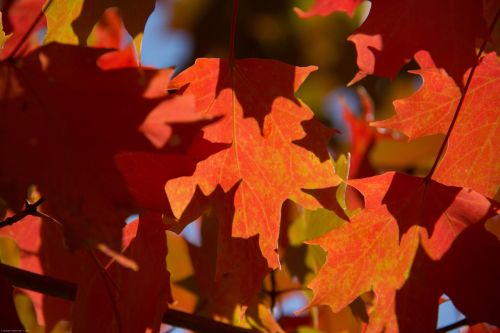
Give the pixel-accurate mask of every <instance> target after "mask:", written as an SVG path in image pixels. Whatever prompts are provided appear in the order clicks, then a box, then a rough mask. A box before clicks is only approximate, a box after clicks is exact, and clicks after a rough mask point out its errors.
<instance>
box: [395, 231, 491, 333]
mask: <svg viewBox="0 0 500 333" xmlns="http://www.w3.org/2000/svg"><path fill="white" fill-rule="evenodd" d="M498 253H500V243H499V242H498V240H497V239H496V238H495V236H493V235H492V234H490V233H489V232H488V231H486V230H485V228H484V224H483V223H478V224H475V225H473V226H471V227H470V228H468V229H467V230H465V231H464V232H463V233H462V234H460V235H459V236H458V237H457V239H456V241H455V242H454V243H453V245H452V247H451V248H450V250H449V251H448V252H447V253H446V254H445V255H444V256H443V258H442V259H441V260H438V261H434V260H431V259H430V258H428V256H427V255H426V254H425V252H424V251H421V249H420V250H419V251H418V252H417V255H416V258H415V262H414V264H413V267H412V269H411V273H410V277H409V279H408V280H407V281H406V283H405V285H404V286H403V288H402V289H401V290H399V291H398V293H397V295H396V313H397V316H398V323H399V329H400V331H402V332H415V333H417V332H429V331H434V330H435V328H436V325H437V314H438V306H439V299H440V297H441V295H443V294H446V295H447V296H448V297H449V298H450V300H451V301H452V302H453V304H454V305H455V307H456V308H457V309H458V310H459V311H460V312H461V313H463V314H464V315H465V317H466V318H467V322H468V324H470V325H472V324H475V323H480V322H488V323H491V324H494V325H500V320H499V318H500V317H499V314H500V305H499V304H500V303H499V302H500V288H499V285H498V283H497V281H498V280H499V279H500V257H499V256H498ZM416 314H418V315H416ZM473 331H474V330H473ZM488 332H489V331H488Z"/></svg>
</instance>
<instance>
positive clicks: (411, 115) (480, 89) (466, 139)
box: [372, 53, 500, 198]
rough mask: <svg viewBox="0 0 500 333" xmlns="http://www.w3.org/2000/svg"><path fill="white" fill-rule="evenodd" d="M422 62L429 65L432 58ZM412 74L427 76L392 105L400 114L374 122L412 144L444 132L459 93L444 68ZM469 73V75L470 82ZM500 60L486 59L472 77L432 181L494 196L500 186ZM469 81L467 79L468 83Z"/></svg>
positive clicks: (448, 124) (483, 59)
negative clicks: (428, 62) (499, 110)
mask: <svg viewBox="0 0 500 333" xmlns="http://www.w3.org/2000/svg"><path fill="white" fill-rule="evenodd" d="M423 56H425V55H423V54H422V55H421V57H420V58H419V59H421V62H425V61H426V60H428V59H424V58H422V57H423ZM414 73H417V74H419V75H420V76H421V77H422V78H423V81H424V83H423V85H422V87H421V88H420V89H419V90H418V91H417V92H416V93H415V94H414V95H412V96H410V97H409V98H406V99H403V100H397V101H395V102H394V107H395V109H396V115H395V116H393V117H392V118H390V119H388V120H384V121H378V122H374V123H372V124H373V125H374V126H377V127H387V128H391V129H394V130H398V131H401V132H403V133H404V134H405V135H407V136H408V137H409V139H410V140H414V139H416V138H419V137H422V136H427V135H433V134H438V133H443V134H444V133H446V131H447V130H448V127H449V126H450V124H451V120H452V118H453V115H454V113H455V110H456V108H457V105H458V102H459V100H460V96H461V92H460V89H459V87H458V86H457V85H456V84H455V82H454V81H453V79H452V78H451V77H450V76H448V75H447V74H446V73H445V72H444V71H443V70H439V69H435V68H427V69H422V70H418V71H414ZM467 77H468V73H466V74H465V79H464V80H466V79H467ZM499 78H500V62H499V61H498V59H497V56H496V54H495V53H490V54H488V55H486V56H485V57H483V58H482V59H481V61H480V63H479V65H478V67H477V69H476V71H475V73H474V76H473V77H472V81H471V83H470V86H469V90H468V91H467V95H466V97H465V100H464V103H463V105H462V108H461V110H460V114H459V116H458V118H457V120H456V123H455V125H454V128H453V131H452V132H451V135H450V137H449V140H448V146H447V150H446V154H445V155H444V158H443V159H442V160H441V162H440V164H439V165H438V168H437V169H436V172H435V173H434V175H433V177H432V178H433V179H435V180H436V181H438V182H441V183H443V184H447V185H454V186H460V187H470V188H472V189H474V190H476V191H478V192H480V193H482V194H484V195H486V196H488V197H491V198H493V197H494V196H495V194H496V193H497V191H498V186H499V184H500V156H499V154H497V153H496V151H495V147H498V146H499V145H500V129H499V126H498V121H497V118H498V108H497V106H498V105H499V104H500V97H499V95H498V94H497V93H496V92H497V91H499V89H500V79H499ZM464 82H465V81H464Z"/></svg>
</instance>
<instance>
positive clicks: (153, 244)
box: [72, 214, 171, 332]
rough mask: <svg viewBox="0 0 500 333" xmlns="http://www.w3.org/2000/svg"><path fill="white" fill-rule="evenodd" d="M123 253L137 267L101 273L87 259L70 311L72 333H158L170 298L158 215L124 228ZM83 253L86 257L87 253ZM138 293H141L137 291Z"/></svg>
mask: <svg viewBox="0 0 500 333" xmlns="http://www.w3.org/2000/svg"><path fill="white" fill-rule="evenodd" d="M124 239H126V240H128V242H129V244H128V246H127V248H126V249H125V250H124V252H123V255H125V256H126V257H127V258H129V260H133V261H134V262H135V263H136V264H137V269H136V270H133V269H130V268H127V267H123V266H122V265H120V264H118V263H117V262H112V263H111V264H108V265H107V267H106V269H105V272H104V268H103V267H100V268H99V267H98V266H97V265H98V264H97V262H96V261H95V260H94V259H95V258H92V257H89V256H88V255H87V256H86V258H84V262H85V261H90V262H88V264H86V265H85V268H84V271H83V275H82V280H81V283H80V284H79V288H78V292H77V295H76V301H75V304H74V309H73V327H72V329H73V330H74V331H77V332H145V331H146V330H147V329H149V330H151V331H152V332H159V329H160V324H161V319H162V316H163V313H164V312H165V311H166V310H167V307H168V306H167V302H169V301H171V296H170V274H169V273H168V271H167V268H166V261H165V258H166V256H167V237H166V234H165V230H164V228H163V225H162V220H161V216H160V215H159V214H143V215H141V217H140V218H139V220H136V221H134V222H132V223H130V224H128V225H127V226H126V227H125V229H124ZM87 254H88V253H87ZM138 288H140V292H138V291H137V289H138Z"/></svg>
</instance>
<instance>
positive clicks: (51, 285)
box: [0, 263, 255, 333]
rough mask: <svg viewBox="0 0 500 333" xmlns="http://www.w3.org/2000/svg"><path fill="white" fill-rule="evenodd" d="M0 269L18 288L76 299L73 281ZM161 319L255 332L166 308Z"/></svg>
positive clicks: (205, 332) (226, 332)
mask: <svg viewBox="0 0 500 333" xmlns="http://www.w3.org/2000/svg"><path fill="white" fill-rule="evenodd" d="M0 270H1V271H3V273H4V274H5V276H6V277H7V279H8V280H9V281H10V283H11V284H12V285H14V286H16V287H18V288H24V289H29V290H33V291H36V292H39V293H42V294H45V295H50V296H54V297H59V298H62V299H65V300H68V301H74V300H75V299H76V291H77V285H76V284H75V283H72V282H68V281H64V280H60V279H56V278H53V277H50V276H45V275H41V274H36V273H33V272H29V271H25V270H23V269H19V268H16V267H12V266H9V265H5V264H2V263H0ZM162 321H163V323H165V324H169V325H172V326H176V327H181V328H185V329H189V330H194V331H196V332H200V333H231V332H234V333H252V332H255V330H251V329H247V328H242V327H237V326H233V325H229V324H225V323H221V322H218V321H215V320H212V319H210V318H206V317H202V316H198V315H195V314H191V313H186V312H182V311H178V310H174V309H168V310H167V311H166V312H165V313H164V314H163V317H162Z"/></svg>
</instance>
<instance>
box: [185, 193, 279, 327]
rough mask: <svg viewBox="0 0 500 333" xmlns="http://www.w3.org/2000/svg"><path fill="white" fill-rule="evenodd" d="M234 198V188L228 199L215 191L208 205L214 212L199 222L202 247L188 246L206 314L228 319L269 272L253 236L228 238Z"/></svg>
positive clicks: (243, 306)
mask: <svg viewBox="0 0 500 333" xmlns="http://www.w3.org/2000/svg"><path fill="white" fill-rule="evenodd" d="M234 194H235V188H233V189H232V190H231V191H230V193H229V194H228V195H226V194H225V193H224V192H223V191H222V189H221V188H220V187H219V188H218V189H217V190H216V191H215V193H214V195H213V196H212V197H211V201H210V202H211V204H212V207H214V209H213V212H212V213H208V214H206V215H204V216H203V219H202V227H201V235H202V244H201V246H200V247H197V246H194V245H189V254H190V256H191V261H192V263H193V268H194V271H195V276H196V280H197V281H198V285H199V287H200V291H201V293H202V295H203V296H204V297H205V298H206V300H205V303H206V306H207V308H206V310H205V311H206V312H208V313H209V314H210V315H212V316H216V317H220V316H222V317H225V318H227V319H232V318H233V313H234V311H235V308H236V307H241V309H242V313H244V312H245V311H246V308H247V307H248V306H249V305H250V304H251V303H252V301H254V299H255V298H256V296H257V294H258V293H259V291H260V290H261V287H262V281H263V280H264V277H265V276H266V275H267V274H268V273H269V272H270V270H269V268H268V267H267V262H266V260H265V259H264V258H263V257H262V254H261V252H260V249H259V242H258V239H257V237H256V236H253V237H251V238H249V239H241V238H233V237H231V218H232V215H233V214H234V207H233V203H232V202H233V200H232V199H233V198H234ZM202 302H203V301H202Z"/></svg>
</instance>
